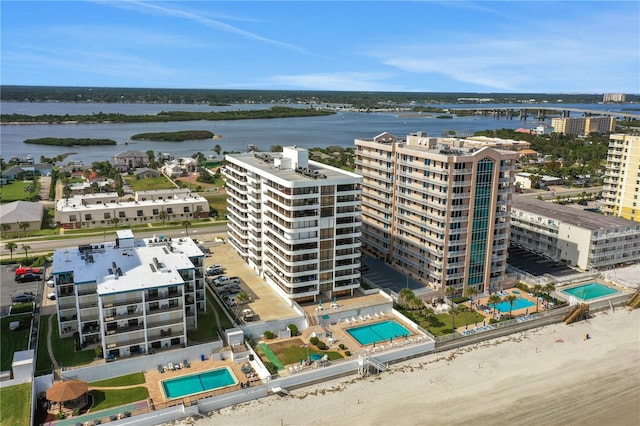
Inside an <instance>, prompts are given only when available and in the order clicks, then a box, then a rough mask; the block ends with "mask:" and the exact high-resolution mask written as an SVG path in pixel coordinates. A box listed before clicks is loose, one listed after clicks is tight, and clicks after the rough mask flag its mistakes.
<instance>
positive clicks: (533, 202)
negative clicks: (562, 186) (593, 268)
mask: <svg viewBox="0 0 640 426" xmlns="http://www.w3.org/2000/svg"><path fill="white" fill-rule="evenodd" d="M511 208H512V209H517V210H524V211H527V212H531V213H533V214H537V215H540V216H545V217H551V218H554V219H556V220H558V221H560V222H564V223H568V224H571V225H575V226H579V227H581V228H585V229H589V230H592V231H597V230H600V229H612V228H623V227H627V226H632V227H636V228H638V229H640V224H638V223H637V222H633V221H631V220H627V219H623V218H621V217H616V216H604V215H602V214H599V213H595V212H590V211H586V210H584V209H573V208H571V207H567V206H563V205H561V204H556V203H551V202H547V201H541V200H538V199H535V198H531V197H528V196H526V195H524V196H523V195H517V196H514V197H513V204H512V205H511Z"/></svg>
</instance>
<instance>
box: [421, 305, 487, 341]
mask: <svg viewBox="0 0 640 426" xmlns="http://www.w3.org/2000/svg"><path fill="white" fill-rule="evenodd" d="M484 320H485V317H484V316H482V315H480V314H479V313H477V312H476V311H473V312H469V311H466V312H460V313H458V314H457V315H456V319H455V322H456V328H457V327H460V326H462V325H465V324H473V325H475V322H476V321H478V323H479V324H482V321H484ZM421 325H422V324H421ZM426 328H427V329H428V330H429V332H430V333H431V334H433V335H434V336H443V335H445V334H451V333H453V319H452V318H451V315H449V314H439V315H435V316H433V317H431V318H430V320H429V322H428V325H427V327H426Z"/></svg>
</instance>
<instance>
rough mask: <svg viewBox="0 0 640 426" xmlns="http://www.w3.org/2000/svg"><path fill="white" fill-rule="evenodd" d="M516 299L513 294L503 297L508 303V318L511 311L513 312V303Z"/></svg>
mask: <svg viewBox="0 0 640 426" xmlns="http://www.w3.org/2000/svg"><path fill="white" fill-rule="evenodd" d="M517 298H518V297H517V296H516V295H515V294H510V295H508V296H505V298H504V300H505V301H507V302H509V316H510V317H511V311H512V310H513V302H515V301H516V299H517Z"/></svg>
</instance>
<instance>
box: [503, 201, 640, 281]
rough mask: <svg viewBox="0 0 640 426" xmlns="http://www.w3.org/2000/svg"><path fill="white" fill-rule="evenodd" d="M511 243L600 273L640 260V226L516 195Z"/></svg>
mask: <svg viewBox="0 0 640 426" xmlns="http://www.w3.org/2000/svg"><path fill="white" fill-rule="evenodd" d="M511 243H512V244H514V245H516V246H519V247H522V248H524V249H527V250H530V251H533V252H535V253H538V254H540V255H542V256H545V257H548V258H549V259H552V260H554V261H556V262H567V263H568V264H569V265H572V266H576V267H578V268H580V269H582V270H585V271H597V270H602V269H609V268H612V267H615V266H618V265H623V264H630V263H635V262H638V261H640V224H639V223H637V222H632V221H630V220H626V219H622V218H618V217H611V216H603V215H601V214H598V213H594V212H589V211H586V210H583V209H579V208H575V207H571V206H563V205H559V204H556V203H551V202H545V201H541V200H537V199H532V198H530V197H526V196H517V197H515V198H514V200H513V205H512V207H511Z"/></svg>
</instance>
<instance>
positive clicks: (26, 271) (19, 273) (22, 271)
mask: <svg viewBox="0 0 640 426" xmlns="http://www.w3.org/2000/svg"><path fill="white" fill-rule="evenodd" d="M25 274H37V275H40V269H38V268H29V267H22V266H21V267H19V268H17V269H16V281H18V277H21V276H22V275H25Z"/></svg>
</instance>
